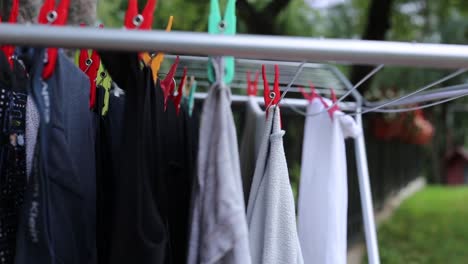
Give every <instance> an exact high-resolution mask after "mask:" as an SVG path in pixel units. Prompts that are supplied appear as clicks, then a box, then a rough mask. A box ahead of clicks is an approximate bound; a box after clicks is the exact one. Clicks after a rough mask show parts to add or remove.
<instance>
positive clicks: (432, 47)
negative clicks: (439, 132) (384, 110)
mask: <svg viewBox="0 0 468 264" xmlns="http://www.w3.org/2000/svg"><path fill="white" fill-rule="evenodd" d="M0 44H12V45H22V46H42V47H61V48H73V49H78V48H90V49H101V50H121V51H154V50H156V51H161V52H166V53H171V54H186V55H195V56H235V57H238V58H246V59H268V60H280V61H322V62H323V61H324V62H330V61H332V62H338V63H345V64H348V63H352V64H371V65H372V64H373V65H378V64H385V65H401V66H415V67H433V68H454V69H459V68H468V46H464V45H447V44H421V43H414V42H413V43H403V42H386V41H364V40H344V39H316V38H305V37H278V36H256V35H236V36H224V35H210V34H206V33H194V32H164V31H135V30H124V29H107V28H106V29H98V28H79V27H68V26H66V27H52V26H43V25H14V24H0ZM344 82H345V83H346V86H347V88H348V89H349V88H350V87H352V85H351V84H350V83H349V81H348V80H347V79H346V78H345V80H344ZM458 92H460V91H458ZM462 92H463V91H462ZM448 93H452V94H453V93H454V91H453V89H452V90H444V91H440V92H433V93H428V94H425V96H426V97H425V98H423V99H418V100H416V97H411V98H408V99H411V100H413V101H418V102H422V101H432V100H436V99H442V98H448ZM464 94H466V87H465V90H464ZM352 96H353V97H354V99H355V104H356V105H355V110H356V111H357V112H358V113H359V112H360V111H361V109H362V107H363V98H362V96H361V95H360V94H359V92H357V91H353V92H352ZM429 99H430V100H429ZM290 100H293V99H290ZM400 103H401V102H400ZM395 105H396V104H395ZM355 118H356V122H357V123H358V125H360V126H361V127H362V116H361V114H357V115H356V116H355ZM355 145H356V147H355V151H356V162H357V170H358V177H359V189H360V196H361V204H362V210H363V222H364V231H365V238H366V245H367V252H368V258H369V263H371V264H378V263H380V258H379V252H378V246H377V235H376V228H375V221H374V211H373V205H372V196H371V189H370V183H369V172H368V166H367V156H366V150H365V142H364V137H363V136H361V137H358V138H356V139H355Z"/></svg>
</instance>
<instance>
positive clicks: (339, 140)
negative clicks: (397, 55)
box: [298, 97, 361, 264]
mask: <svg viewBox="0 0 468 264" xmlns="http://www.w3.org/2000/svg"><path fill="white" fill-rule="evenodd" d="M321 99H322V98H319V97H315V98H313V99H312V101H311V102H310V104H309V106H308V108H307V114H309V115H311V116H308V117H307V118H306V121H305V122H306V123H305V128H304V143H303V150H302V167H301V180H300V189H299V201H298V231H299V239H300V242H301V246H302V250H303V251H302V252H303V255H304V262H305V263H322V264H344V263H346V250H347V248H346V241H347V236H346V235H347V234H346V228H347V213H348V186H347V172H346V152H345V142H344V140H345V138H348V137H357V136H359V135H360V134H361V130H360V127H359V126H358V125H357V124H356V123H355V122H354V119H353V118H352V117H350V116H345V115H344V114H343V113H342V112H340V111H333V114H332V115H330V114H329V113H328V112H327V111H324V109H326V108H328V106H329V105H331V102H330V101H329V100H328V99H323V101H322V100H321ZM321 111H322V113H320V114H319V115H316V116H313V115H314V114H315V113H319V112H321ZM330 113H331V112H330Z"/></svg>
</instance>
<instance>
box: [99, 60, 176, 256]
mask: <svg viewBox="0 0 468 264" xmlns="http://www.w3.org/2000/svg"><path fill="white" fill-rule="evenodd" d="M99 55H100V56H101V60H102V62H103V63H104V66H105V68H106V69H107V70H108V72H109V74H110V75H111V77H112V79H113V80H114V81H115V82H116V83H117V85H118V86H119V87H120V88H122V89H123V90H124V91H125V108H124V114H123V119H122V123H123V124H122V128H123V131H122V138H121V139H120V142H121V143H120V146H118V149H119V151H118V156H117V157H116V158H117V162H118V164H119V170H118V171H117V173H116V174H115V175H113V179H108V180H109V181H110V182H108V183H107V182H105V180H106V179H107V178H106V179H98V182H101V183H102V185H100V187H99V189H100V190H104V193H103V195H106V194H107V195H113V197H101V198H100V199H101V200H99V201H98V208H102V207H106V206H110V207H111V208H109V209H108V210H109V212H110V213H111V214H110V215H101V217H104V219H98V223H107V225H109V228H110V229H109V230H107V231H106V230H98V238H99V240H100V241H99V242H98V243H103V244H101V245H100V247H101V248H107V251H108V252H103V253H104V254H108V255H107V256H106V255H104V256H102V255H100V259H105V260H106V262H105V263H117V264H118V263H142V264H144V263H170V262H167V258H168V251H167V248H168V247H167V243H168V235H167V228H166V226H165V225H164V219H163V216H162V215H161V213H160V210H159V208H158V205H157V204H156V198H159V194H158V193H157V192H156V190H155V188H154V186H155V179H157V178H158V177H159V176H160V174H159V172H158V170H157V168H158V166H159V165H161V163H160V162H158V161H159V160H158V156H156V154H157V153H156V151H157V149H156V147H157V146H156V144H155V142H156V138H157V137H158V134H157V133H156V131H155V130H154V129H155V127H154V126H153V125H154V124H153V123H152V122H151V121H152V119H153V117H152V115H153V114H154V112H153V109H158V110H159V111H161V110H160V109H161V108H162V105H161V103H162V101H161V98H159V105H157V104H156V102H158V101H156V100H155V99H154V96H155V91H156V89H155V87H154V83H153V82H152V81H151V71H150V70H149V69H148V68H146V67H143V68H141V67H140V63H139V60H138V55H137V54H133V53H116V52H100V54H99ZM156 99H157V98H156ZM110 111H112V110H111V109H110ZM103 185H104V186H103ZM103 188H105V189H103ZM107 199H112V204H111V205H106V204H99V203H101V202H105V201H106V200H107ZM159 200H160V199H158V201H159ZM123 226H124V227H125V228H122V227H123ZM106 243H107V244H106ZM100 254H101V252H100Z"/></svg>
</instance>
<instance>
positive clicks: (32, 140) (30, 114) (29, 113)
mask: <svg viewBox="0 0 468 264" xmlns="http://www.w3.org/2000/svg"><path fill="white" fill-rule="evenodd" d="M39 122H40V117H39V111H38V110H37V106H36V104H35V103H34V99H33V98H32V96H31V95H28V100H27V102H26V172H27V177H28V179H29V175H31V168H32V163H33V157H34V149H35V148H36V142H37V132H38V130H39Z"/></svg>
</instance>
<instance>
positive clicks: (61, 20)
mask: <svg viewBox="0 0 468 264" xmlns="http://www.w3.org/2000/svg"><path fill="white" fill-rule="evenodd" d="M69 5H70V0H61V1H60V4H59V6H58V7H57V8H55V0H45V1H44V4H43V5H42V7H41V10H40V11H39V17H38V20H39V24H49V25H53V26H63V25H65V24H66V23H67V18H68V7H69ZM57 57H58V49H57V48H47V57H46V58H47V62H46V65H45V66H44V70H43V72H42V78H43V79H44V80H46V79H48V78H49V77H50V76H52V74H53V73H54V70H55V65H56V64H57Z"/></svg>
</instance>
